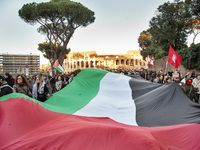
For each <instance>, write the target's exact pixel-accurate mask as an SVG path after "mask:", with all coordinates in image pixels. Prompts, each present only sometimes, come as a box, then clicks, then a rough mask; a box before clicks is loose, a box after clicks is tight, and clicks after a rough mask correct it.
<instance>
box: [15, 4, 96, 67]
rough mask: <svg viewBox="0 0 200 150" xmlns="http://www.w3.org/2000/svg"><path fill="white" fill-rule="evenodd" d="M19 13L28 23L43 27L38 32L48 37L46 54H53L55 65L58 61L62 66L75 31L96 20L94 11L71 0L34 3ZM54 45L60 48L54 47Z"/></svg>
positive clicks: (25, 6)
mask: <svg viewBox="0 0 200 150" xmlns="http://www.w3.org/2000/svg"><path fill="white" fill-rule="evenodd" d="M18 13H19V16H20V18H21V19H22V20H24V21H25V22H26V23H29V24H31V25H34V24H36V23H39V24H40V25H41V26H40V28H39V29H38V32H40V33H42V34H45V35H46V36H47V40H48V42H49V46H50V47H49V49H46V52H47V50H48V52H47V53H48V55H49V54H50V53H52V62H53V63H54V62H55V61H56V60H57V59H58V60H59V63H60V64H61V65H62V64H63V61H64V59H65V57H66V54H67V51H66V50H67V45H68V43H69V41H70V39H71V37H72V35H73V34H74V32H75V30H76V29H77V28H79V27H86V26H88V25H89V24H91V23H93V22H94V20H95V17H94V12H93V11H91V10H89V9H88V8H86V7H84V6H83V5H82V4H81V3H77V2H73V1H70V0H51V1H50V2H45V3H39V4H37V3H35V2H33V3H29V4H25V5H24V6H23V7H22V8H21V9H20V10H19V12H18ZM53 43H57V45H58V46H57V47H54V45H53ZM61 45H62V46H61Z"/></svg>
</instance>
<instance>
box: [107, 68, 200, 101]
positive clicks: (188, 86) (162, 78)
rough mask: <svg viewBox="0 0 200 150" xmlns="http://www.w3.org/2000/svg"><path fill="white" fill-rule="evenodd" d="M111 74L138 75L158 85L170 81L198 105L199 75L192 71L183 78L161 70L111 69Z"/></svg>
mask: <svg viewBox="0 0 200 150" xmlns="http://www.w3.org/2000/svg"><path fill="white" fill-rule="evenodd" d="M109 71H111V72H115V73H120V74H125V75H129V76H130V75H139V76H141V77H142V78H143V79H145V80H147V81H149V82H154V83H158V84H162V85H164V84H168V83H169V82H171V81H174V82H176V83H177V84H179V85H180V87H181V88H182V90H183V92H184V93H185V94H186V95H187V96H188V98H190V99H191V100H192V101H194V102H196V103H200V73H199V74H198V73H195V72H194V71H192V73H191V74H190V72H188V73H187V74H186V75H185V76H183V74H181V73H180V72H178V71H175V72H173V71H168V72H167V73H164V72H163V70H160V71H158V72H156V71H150V70H144V69H142V70H132V69H112V70H109Z"/></svg>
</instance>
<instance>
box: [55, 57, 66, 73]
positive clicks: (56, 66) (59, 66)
mask: <svg viewBox="0 0 200 150" xmlns="http://www.w3.org/2000/svg"><path fill="white" fill-rule="evenodd" d="M53 67H54V68H55V69H57V70H58V71H59V72H63V71H64V69H63V67H62V66H61V65H60V64H59V62H58V59H57V60H56V61H55V63H54V65H53Z"/></svg>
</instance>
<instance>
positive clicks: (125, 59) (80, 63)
mask: <svg viewBox="0 0 200 150" xmlns="http://www.w3.org/2000/svg"><path fill="white" fill-rule="evenodd" d="M66 56H67V59H65V60H64V62H63V65H62V66H63V68H64V70H65V73H68V72H73V71H75V70H78V69H81V70H82V69H86V68H99V69H119V68H126V69H129V68H131V69H140V68H144V69H147V68H148V66H147V61H146V60H143V58H142V55H141V54H140V51H139V50H129V51H128V52H127V54H97V53H96V51H86V52H70V53H69V54H67V55H66Z"/></svg>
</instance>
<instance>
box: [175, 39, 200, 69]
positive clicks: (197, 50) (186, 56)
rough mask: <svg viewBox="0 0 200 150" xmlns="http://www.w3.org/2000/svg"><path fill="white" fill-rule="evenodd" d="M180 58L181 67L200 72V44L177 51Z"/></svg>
mask: <svg viewBox="0 0 200 150" xmlns="http://www.w3.org/2000/svg"><path fill="white" fill-rule="evenodd" d="M178 53H179V54H180V56H181V57H182V60H183V61H182V65H183V66H184V67H185V68H187V69H197V70H200V43H199V44H193V45H191V47H189V48H185V49H182V50H180V51H178Z"/></svg>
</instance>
